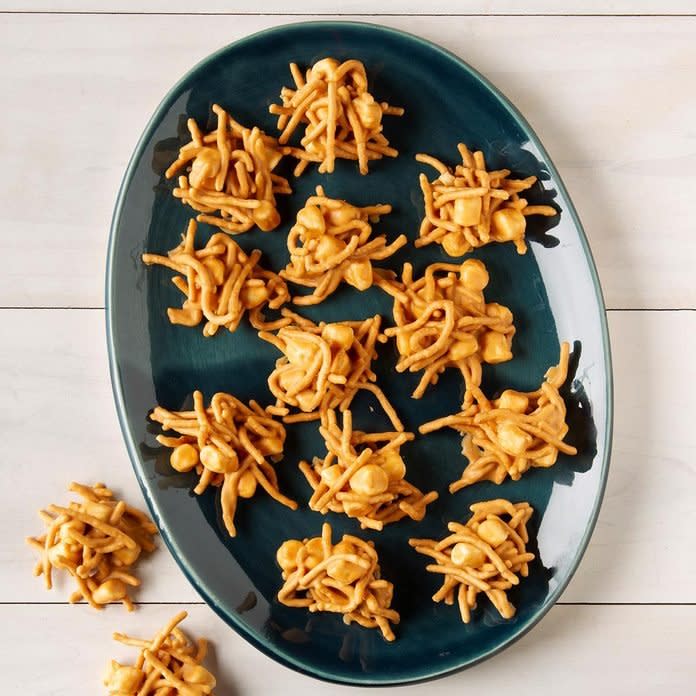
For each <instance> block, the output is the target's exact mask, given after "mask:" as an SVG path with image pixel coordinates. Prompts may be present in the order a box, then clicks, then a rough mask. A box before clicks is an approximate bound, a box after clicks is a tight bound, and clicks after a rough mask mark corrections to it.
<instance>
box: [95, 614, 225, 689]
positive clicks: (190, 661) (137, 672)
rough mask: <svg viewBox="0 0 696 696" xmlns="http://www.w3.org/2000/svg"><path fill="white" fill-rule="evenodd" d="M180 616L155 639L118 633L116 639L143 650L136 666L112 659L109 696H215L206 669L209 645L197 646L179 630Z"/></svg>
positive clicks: (106, 681) (200, 642) (107, 681)
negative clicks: (203, 664) (204, 662)
mask: <svg viewBox="0 0 696 696" xmlns="http://www.w3.org/2000/svg"><path fill="white" fill-rule="evenodd" d="M187 616H188V614H187V613H186V612H185V611H182V612H181V613H179V614H177V615H176V616H175V617H174V618H173V619H172V620H171V621H170V622H169V623H168V624H167V625H166V626H165V627H164V628H163V629H162V630H161V631H160V632H159V633H158V634H157V635H156V636H155V637H154V638H153V639H152V640H143V639H142V638H132V637H131V636H127V635H125V634H123V633H114V636H113V637H114V640H115V641H118V642H119V643H123V644H124V645H130V646H132V647H134V648H138V649H139V650H140V652H139V654H138V659H137V660H136V661H135V664H133V665H122V664H119V663H118V662H116V660H112V661H111V664H110V665H109V669H108V673H107V675H106V677H105V679H104V685H105V686H106V688H107V691H108V692H109V696H212V694H213V689H214V688H215V684H216V681H215V677H214V676H213V675H212V674H211V673H210V672H209V671H208V670H207V669H206V668H205V667H203V666H202V664H201V663H202V662H203V660H204V659H205V656H206V653H207V651H208V642H207V641H206V640H205V639H203V638H200V639H198V640H197V641H196V642H195V643H194V642H193V641H192V640H190V639H189V638H188V636H187V635H186V634H185V633H184V632H183V631H182V630H181V629H180V628H179V624H180V623H181V622H182V621H183V620H184V619H185V618H186V617H187Z"/></svg>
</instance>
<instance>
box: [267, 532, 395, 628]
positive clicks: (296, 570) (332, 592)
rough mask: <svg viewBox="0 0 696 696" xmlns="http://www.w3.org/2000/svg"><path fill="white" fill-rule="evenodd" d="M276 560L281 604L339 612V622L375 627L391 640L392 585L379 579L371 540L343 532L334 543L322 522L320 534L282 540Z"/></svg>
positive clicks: (392, 617)
mask: <svg viewBox="0 0 696 696" xmlns="http://www.w3.org/2000/svg"><path fill="white" fill-rule="evenodd" d="M276 560H277V561H278V565H279V566H280V567H281V569H282V576H283V581H284V582H283V586H282V587H281V588H280V591H279V592H278V601H279V602H280V603H281V604H285V605H286V606H289V607H304V608H306V609H308V610H309V611H310V612H316V611H329V612H334V613H338V614H343V621H344V623H346V624H351V623H353V622H355V623H357V624H360V625H361V626H364V627H365V628H379V630H380V631H381V632H382V635H383V636H384V637H385V638H386V640H388V641H392V640H394V637H395V636H394V632H393V630H392V627H391V624H398V623H399V614H398V612H396V611H395V610H394V609H391V602H392V597H393V594H394V586H393V585H392V583H391V582H388V581H387V580H384V579H382V578H381V575H380V567H379V559H378V557H377V552H376V551H375V548H374V544H373V543H372V542H371V541H363V540H362V539H360V538H358V537H356V536H353V535H351V534H344V535H343V538H342V539H341V541H340V542H339V543H338V544H333V543H332V541H331V525H329V524H326V523H324V524H323V525H322V528H321V536H320V537H314V538H312V539H303V540H302V541H300V540H299V539H289V540H288V541H286V542H284V543H283V544H282V545H281V546H280V548H279V549H278V552H277V554H276Z"/></svg>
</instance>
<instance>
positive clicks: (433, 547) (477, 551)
mask: <svg viewBox="0 0 696 696" xmlns="http://www.w3.org/2000/svg"><path fill="white" fill-rule="evenodd" d="M469 509H470V510H471V512H472V513H473V515H472V516H471V518H470V519H469V521H468V522H467V523H466V524H465V525H464V524H458V523H457V522H450V523H449V524H448V525H447V528H448V529H449V531H450V534H449V536H447V537H445V538H444V539H442V540H440V541H436V540H434V539H409V544H411V546H413V547H414V548H415V549H416V551H418V553H422V554H423V555H425V556H429V557H430V558H432V559H433V561H434V562H433V563H431V564H430V565H428V566H426V570H428V571H429V572H431V573H438V574H440V575H443V576H444V578H443V583H442V587H441V588H440V589H439V590H438V591H437V592H436V593H435V594H434V595H433V601H434V602H443V601H444V602H445V604H454V601H455V598H456V601H457V604H458V605H459V612H460V614H461V617H462V621H463V622H464V623H469V621H470V620H471V610H472V609H475V608H476V604H477V597H478V595H479V594H480V593H484V594H485V595H486V596H487V597H488V599H489V600H490V601H491V604H493V606H494V607H495V608H496V609H497V611H498V613H499V614H500V615H501V616H502V617H503V618H504V619H511V618H512V617H513V616H514V615H515V607H514V606H513V605H512V604H511V603H510V600H509V599H508V597H507V594H506V593H507V590H509V589H510V588H511V587H515V586H516V585H519V582H520V577H523V578H526V577H527V575H528V574H529V565H528V564H529V562H530V561H532V560H534V554H533V553H529V552H528V551H527V548H526V544H527V542H528V541H529V536H528V534H527V522H528V521H529V518H530V517H531V516H532V513H533V512H534V511H533V509H532V508H531V506H530V505H529V503H516V504H514V503H511V502H509V501H507V500H489V501H487V502H483V503H475V504H474V505H472V506H471V507H470V508H469Z"/></svg>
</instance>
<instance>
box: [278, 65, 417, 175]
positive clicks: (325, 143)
mask: <svg viewBox="0 0 696 696" xmlns="http://www.w3.org/2000/svg"><path fill="white" fill-rule="evenodd" d="M290 73H291V74H292V78H293V80H294V82H295V89H292V88H290V87H283V89H282V90H281V92H280V98H281V100H282V103H281V104H272V105H271V106H270V109H269V110H270V112H271V113H272V114H275V115H277V116H278V130H279V131H282V132H281V134H280V136H279V138H278V142H279V143H280V144H281V145H285V144H286V143H287V142H288V141H289V140H290V136H291V135H292V134H293V133H294V132H295V130H296V129H297V127H298V126H299V125H300V124H301V123H302V124H305V130H304V135H303V137H302V139H301V140H300V145H301V147H299V148H298V147H290V146H286V147H284V148H283V153H285V154H289V155H292V156H293V157H296V158H297V159H299V162H298V164H297V167H296V168H295V176H299V175H300V174H302V172H303V171H304V170H305V169H306V168H307V166H308V165H309V163H310V162H317V163H319V172H320V173H322V174H323V173H326V174H331V173H332V172H333V170H334V163H335V161H336V159H348V160H357V161H358V166H359V168H360V173H361V174H367V173H368V171H369V166H368V163H369V161H370V160H378V159H382V157H385V156H386V157H396V156H397V155H398V154H399V153H398V152H397V151H396V150H395V149H394V148H393V147H389V141H388V140H387V138H386V137H385V136H384V135H383V133H382V116H384V115H388V116H402V115H403V113H404V110H403V109H402V108H400V107H396V106H389V104H387V103H385V102H382V103H379V102H376V101H375V99H374V97H373V96H372V95H371V94H370V93H369V92H368V91H367V75H366V73H365V66H364V65H363V64H362V63H361V62H360V61H358V60H347V61H345V62H344V63H339V62H338V61H337V60H335V59H333V58H324V59H323V60H320V61H318V62H317V63H315V64H314V65H313V66H312V67H311V68H309V70H307V72H306V73H305V75H303V74H302V72H301V71H300V69H299V68H298V67H297V65H296V64H295V63H290Z"/></svg>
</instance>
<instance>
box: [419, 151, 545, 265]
mask: <svg viewBox="0 0 696 696" xmlns="http://www.w3.org/2000/svg"><path fill="white" fill-rule="evenodd" d="M457 149H458V150H459V154H460V155H461V158H462V163H461V164H458V165H457V166H456V167H454V169H451V168H450V167H448V166H447V165H446V164H443V163H442V162H441V161H440V160H438V159H436V158H435V157H431V156H430V155H424V154H419V155H416V159H417V160H418V161H419V162H422V163H423V164H428V165H430V166H431V167H434V168H435V169H437V171H438V172H439V176H438V177H437V178H436V179H435V180H433V181H428V177H427V176H426V175H425V174H421V175H420V186H421V190H422V191H423V200H424V203H425V217H424V218H423V221H422V223H421V226H420V232H419V235H420V236H419V238H418V239H417V240H416V242H415V244H416V246H417V247H420V246H425V245H426V244H432V243H437V244H441V245H442V248H443V249H444V250H445V252H446V253H447V254H449V255H450V256H462V255H463V254H466V253H467V252H469V251H471V250H472V249H476V248H478V247H481V246H484V245H486V244H490V243H491V242H513V243H514V245H515V247H516V249H517V253H519V254H524V253H525V252H526V251H527V243H526V241H525V232H526V228H527V222H526V217H527V216H529V215H545V216H554V215H557V214H558V211H557V210H556V209H555V208H552V207H551V206H549V205H528V203H527V201H526V199H524V198H520V196H519V194H520V192H522V191H524V190H526V189H528V188H530V187H531V186H533V185H534V183H535V182H536V180H537V179H536V177H535V176H528V177H527V178H525V179H510V178H509V176H510V170H509V169H498V170H496V171H490V172H489V171H488V170H487V169H486V161H485V159H484V157H483V153H482V152H481V151H477V152H473V153H472V152H470V151H469V148H468V147H467V146H466V145H464V144H463V143H459V145H457Z"/></svg>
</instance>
